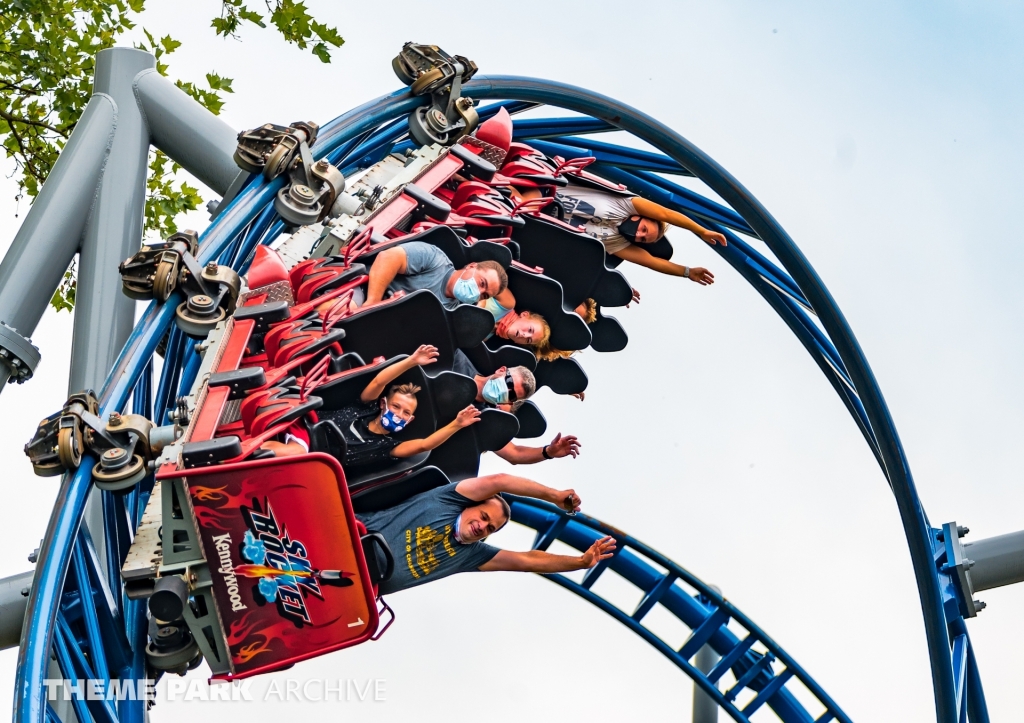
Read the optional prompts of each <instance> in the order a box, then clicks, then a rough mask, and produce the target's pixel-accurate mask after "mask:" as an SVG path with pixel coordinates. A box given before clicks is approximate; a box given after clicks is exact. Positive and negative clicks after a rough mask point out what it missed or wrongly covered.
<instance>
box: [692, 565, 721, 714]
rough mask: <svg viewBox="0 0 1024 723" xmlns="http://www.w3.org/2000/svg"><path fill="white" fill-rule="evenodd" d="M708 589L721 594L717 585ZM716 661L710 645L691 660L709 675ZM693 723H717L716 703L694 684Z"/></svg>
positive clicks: (716, 655) (717, 658)
mask: <svg viewBox="0 0 1024 723" xmlns="http://www.w3.org/2000/svg"><path fill="white" fill-rule="evenodd" d="M710 587H711V589H712V590H714V591H715V592H717V593H718V594H719V595H721V594H722V590H721V588H719V587H718V585H711V586H710ZM702 599H703V598H702ZM718 660H719V656H718V653H716V652H715V649H714V648H712V647H711V646H710V645H705V646H704V647H702V648H701V649H700V650H698V651H697V655H696V656H694V658H693V664H694V666H696V668H697V670H699V671H700V672H702V673H710V672H711V669H712V668H714V667H715V664H717V663H718ZM716 686H717V684H716ZM693 723H718V703H716V702H715V701H714V699H713V698H712V697H711V696H709V695H708V694H707V693H705V692H704V691H703V690H701V689H700V686H698V685H696V684H694V686H693Z"/></svg>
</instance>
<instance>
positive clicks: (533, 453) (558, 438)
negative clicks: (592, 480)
mask: <svg viewBox="0 0 1024 723" xmlns="http://www.w3.org/2000/svg"><path fill="white" fill-rule="evenodd" d="M545 450H546V451H547V456H545V455H544V452H545ZM579 453H580V443H579V440H578V439H576V437H575V436H573V435H571V434H567V435H566V436H564V437H563V436H562V433H561V432H559V433H558V434H557V435H555V438H554V439H552V440H551V443H550V444H547V445H545V446H543V447H524V446H522V445H518V444H515V443H513V442H509V443H508V444H506V445H505V446H504V447H502V448H501V449H499V450H497V451H496V452H495V454H496V455H498V456H499V457H501V458H502V459H503V460H505V461H506V462H508V463H510V464H536V463H537V462H543V461H544V460H546V459H557V458H559V457H568V456H569V455H572V457H573V459H575V458H576V455H578V454H579Z"/></svg>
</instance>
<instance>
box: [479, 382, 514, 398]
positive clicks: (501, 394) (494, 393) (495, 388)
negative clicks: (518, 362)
mask: <svg viewBox="0 0 1024 723" xmlns="http://www.w3.org/2000/svg"><path fill="white" fill-rule="evenodd" d="M480 396H482V397H483V398H484V401H485V402H489V403H490V404H508V385H506V384H505V380H504V379H502V378H500V377H491V378H490V379H488V380H487V381H486V382H484V388H483V389H481V390H480Z"/></svg>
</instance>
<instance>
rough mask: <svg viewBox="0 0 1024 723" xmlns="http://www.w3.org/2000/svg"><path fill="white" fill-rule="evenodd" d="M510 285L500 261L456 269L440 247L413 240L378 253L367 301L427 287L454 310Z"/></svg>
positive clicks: (446, 305) (468, 265)
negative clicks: (386, 292)
mask: <svg viewBox="0 0 1024 723" xmlns="http://www.w3.org/2000/svg"><path fill="white" fill-rule="evenodd" d="M507 287H508V275H507V274H506V273H505V269H503V268H502V267H501V264H499V263H498V262H497V261H481V262H479V263H471V264H466V266H465V267H463V268H461V269H459V270H457V271H456V269H455V266H454V265H453V264H452V262H451V261H450V260H449V259H448V257H447V256H445V254H444V252H443V251H442V250H441V249H439V248H438V247H437V246H434V245H432V244H428V243H426V242H424V241H410V242H409V243H405V244H401V245H400V246H394V247H392V248H389V249H385V250H384V251H381V252H380V253H379V254H377V257H376V258H375V259H374V260H373V264H372V265H371V266H370V280H369V282H368V283H367V286H366V303H367V304H375V303H376V302H378V301H380V300H381V299H383V298H384V292H385V291H390V292H391V293H392V294H395V293H397V292H399V291H404V292H405V293H407V294H408V293H411V292H413V291H419V290H420V289H427V290H428V291H430V292H431V293H433V294H434V296H436V297H437V298H438V299H440V300H441V303H442V304H443V305H444V307H445V308H446V309H449V310H451V309H454V308H455V307H456V306H458V305H459V304H475V303H476V302H478V301H480V300H481V299H490V298H492V297H495V296H497V295H498V294H500V293H501V292H502V291H504V290H505V289H506V288H507Z"/></svg>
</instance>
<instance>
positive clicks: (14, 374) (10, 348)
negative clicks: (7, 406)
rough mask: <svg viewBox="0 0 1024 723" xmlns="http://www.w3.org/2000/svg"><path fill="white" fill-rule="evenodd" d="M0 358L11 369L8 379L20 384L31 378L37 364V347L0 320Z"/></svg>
mask: <svg viewBox="0 0 1024 723" xmlns="http://www.w3.org/2000/svg"><path fill="white" fill-rule="evenodd" d="M0 360H2V363H3V364H6V365H7V367H8V368H9V369H10V371H11V378H10V379H9V381H10V382H17V383H18V384H21V383H22V382H26V381H28V380H29V379H31V378H32V374H33V373H34V372H35V370H36V366H38V365H39V349H37V348H36V347H35V346H34V345H33V344H32V340H31V339H27V338H25V337H24V336H22V335H21V334H19V333H18V332H17V331H16V330H15V329H14V328H12V327H10V326H7V324H5V323H4V322H2V321H0Z"/></svg>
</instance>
